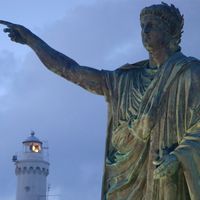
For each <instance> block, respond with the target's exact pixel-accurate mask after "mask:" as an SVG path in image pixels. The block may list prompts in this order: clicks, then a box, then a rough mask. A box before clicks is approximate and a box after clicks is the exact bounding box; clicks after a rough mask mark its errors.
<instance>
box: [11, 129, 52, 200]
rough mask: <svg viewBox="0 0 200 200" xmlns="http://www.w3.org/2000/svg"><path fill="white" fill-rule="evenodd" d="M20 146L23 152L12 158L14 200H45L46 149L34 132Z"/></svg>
mask: <svg viewBox="0 0 200 200" xmlns="http://www.w3.org/2000/svg"><path fill="white" fill-rule="evenodd" d="M22 144H23V152H20V153H19V154H17V155H14V156H13V161H14V163H15V166H16V167H15V174H16V176H17V191H16V200H47V176H48V174H49V162H48V158H47V156H46V154H45V151H47V149H46V147H44V146H43V142H42V141H40V140H39V139H38V138H37V137H36V136H35V133H34V132H32V133H31V135H30V136H29V137H28V138H27V139H26V140H25V141H23V142H22Z"/></svg>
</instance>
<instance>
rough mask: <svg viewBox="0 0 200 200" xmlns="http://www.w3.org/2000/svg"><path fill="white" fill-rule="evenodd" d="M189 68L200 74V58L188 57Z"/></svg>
mask: <svg viewBox="0 0 200 200" xmlns="http://www.w3.org/2000/svg"><path fill="white" fill-rule="evenodd" d="M187 64H188V68H189V69H190V71H191V72H192V73H193V74H196V75H198V76H200V60H199V59H197V58H195V57H188V58H187Z"/></svg>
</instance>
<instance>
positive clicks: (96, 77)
mask: <svg viewBox="0 0 200 200" xmlns="http://www.w3.org/2000/svg"><path fill="white" fill-rule="evenodd" d="M0 24H2V25H5V26H7V28H5V29H4V32H6V33H8V37H10V39H11V40H12V41H14V42H17V43H20V44H26V45H28V46H29V47H30V48H32V49H33V50H34V52H35V53H36V54H37V56H38V57H39V59H40V60H41V62H42V63H43V64H44V65H45V66H46V67H47V68H48V69H50V70H51V71H53V72H55V73H56V74H58V75H60V76H62V77H64V78H65V79H67V80H69V81H72V82H73V83H76V84H78V85H80V86H81V87H83V88H85V89H87V90H89V91H91V92H94V93H97V94H100V95H103V85H102V82H103V81H102V79H103V71H100V70H97V69H94V68H90V67H83V66H80V65H79V64H78V63H77V62H75V61H74V60H72V59H71V58H69V57H67V56H66V55H64V54H62V53H60V52H58V51H56V50H54V49H53V48H51V47H50V46H49V45H48V44H47V43H45V42H44V41H43V40H42V39H40V38H39V37H38V36H37V35H35V34H34V33H32V32H31V31H30V30H29V29H27V28H26V27H24V26H22V25H18V24H14V23H11V22H8V21H4V20H0Z"/></svg>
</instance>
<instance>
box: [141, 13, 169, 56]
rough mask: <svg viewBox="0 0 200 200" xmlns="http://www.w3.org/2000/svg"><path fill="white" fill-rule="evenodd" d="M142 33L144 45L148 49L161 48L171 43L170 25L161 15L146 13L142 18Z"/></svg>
mask: <svg viewBox="0 0 200 200" xmlns="http://www.w3.org/2000/svg"><path fill="white" fill-rule="evenodd" d="M141 28H142V30H141V35H142V42H143V45H144V47H145V48H146V49H147V50H148V51H150V52H151V51H152V50H159V49H161V48H163V47H166V46H167V45H168V43H169V38H170V34H169V31H168V27H167V25H166V24H165V22H163V21H162V20H161V19H160V18H159V17H157V16H154V15H146V16H144V17H142V19H141Z"/></svg>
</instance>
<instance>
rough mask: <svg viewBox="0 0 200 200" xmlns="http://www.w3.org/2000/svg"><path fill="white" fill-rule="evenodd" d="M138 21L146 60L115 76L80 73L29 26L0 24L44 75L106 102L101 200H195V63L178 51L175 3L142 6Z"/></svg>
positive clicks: (198, 162) (198, 127)
mask: <svg viewBox="0 0 200 200" xmlns="http://www.w3.org/2000/svg"><path fill="white" fill-rule="evenodd" d="M140 21H141V29H142V30H141V35H142V41H143V44H144V47H145V48H146V49H147V51H148V52H149V59H148V60H144V61H141V62H138V63H134V64H126V65H124V66H122V67H120V68H118V69H116V70H114V71H108V70H97V69H93V68H89V67H83V66H81V65H79V64H78V63H77V62H75V61H74V60H72V59H71V58H69V57H67V56H65V55H63V54H62V53H59V52H57V51H56V50H54V49H52V48H51V47H50V46H48V45H47V44H46V43H45V42H44V41H43V40H41V39H40V38H39V37H37V36H36V35H35V34H33V33H32V32H31V31H30V30H28V29H27V28H25V27H23V26H21V25H17V24H13V23H10V22H6V21H0V23H1V24H3V25H6V26H7V28H5V29H4V31H5V32H7V33H8V36H9V37H10V38H11V40H12V41H15V42H18V43H21V44H26V45H28V46H29V47H31V48H32V49H33V50H34V51H35V53H36V54H37V56H38V57H39V59H40V60H41V61H42V62H43V64H44V65H45V66H46V67H47V68H48V69H50V70H51V71H53V72H55V73H57V74H58V75H60V76H62V77H64V78H65V79H67V80H69V81H72V82H74V83H76V84H78V85H80V86H81V87H83V88H85V89H87V90H89V91H91V92H93V93H96V94H99V95H104V96H105V97H106V100H107V102H108V109H109V116H108V134H107V143H106V154H105V171H104V177H103V187H102V200H190V199H191V200H199V199H200V61H199V60H198V59H196V58H192V57H187V56H185V55H184V54H182V53H181V47H180V46H179V44H180V41H181V35H182V32H183V30H182V28H183V24H184V19H183V16H182V15H181V14H180V12H179V10H178V9H177V8H176V7H175V6H174V5H168V4H165V3H162V4H158V5H152V6H149V7H146V8H144V9H143V10H142V11H141V14H140Z"/></svg>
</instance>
